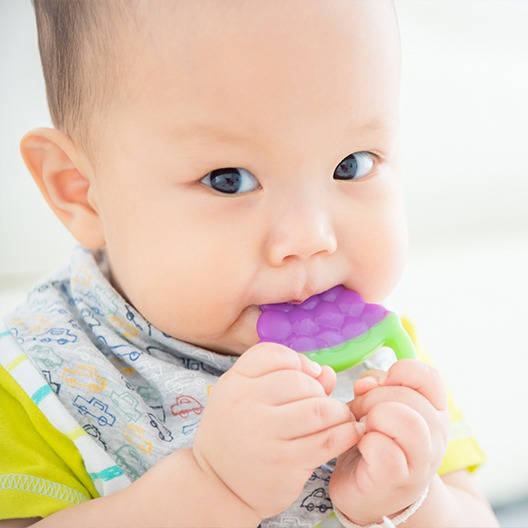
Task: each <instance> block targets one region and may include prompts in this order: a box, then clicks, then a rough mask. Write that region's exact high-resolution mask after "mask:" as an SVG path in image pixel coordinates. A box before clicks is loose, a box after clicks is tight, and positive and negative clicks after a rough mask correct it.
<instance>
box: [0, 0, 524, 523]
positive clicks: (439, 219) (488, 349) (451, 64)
mask: <svg viewBox="0 0 528 528" xmlns="http://www.w3.org/2000/svg"><path fill="white" fill-rule="evenodd" d="M365 1H366V0H365ZM368 1H374V0H368ZM396 5H397V10H398V16H399V19H400V26H401V38H402V48H403V78H402V117H403V120H402V132H403V154H404V167H405V173H406V193H407V204H408V211H409V230H410V235H411V250H410V255H409V264H408V267H407V271H406V274H405V276H404V277H403V280H402V281H401V284H400V286H399V287H398V289H397V291H396V292H395V293H394V295H393V296H392V298H391V300H390V302H391V305H393V306H394V307H397V309H398V310H399V311H403V312H404V313H405V314H407V315H408V316H410V317H411V319H413V320H414V322H415V323H416V325H417V327H418V330H419V337H420V338H421V341H422V342H423V344H424V345H425V346H426V348H427V349H428V351H429V352H430V354H431V355H432V357H433V359H434V360H435V361H436V363H437V364H438V365H439V366H440V367H441V370H442V372H443V373H444V375H445V377H446V378H447V380H448V382H449V384H450V386H451V388H452V389H453V391H454V393H455V395H456V398H457V399H458V402H459V404H460V405H461V407H462V408H463V410H464V412H465V414H466V418H467V419H468V421H469V422H470V424H471V425H472V428H473V430H474V433H475V434H476V436H477V437H478V439H479V441H480V442H481V444H482V447H483V448H484V450H485V452H486V454H487V456H488V462H487V463H486V465H484V466H483V467H482V468H481V469H479V470H478V471H477V473H476V479H477V482H478V484H479V486H480V488H481V489H482V491H483V492H484V493H485V494H486V495H487V496H488V497H489V499H490V500H491V501H492V504H493V506H494V507H495V509H496V511H497V513H498V515H499V516H500V519H501V522H502V524H503V526H504V527H512V528H513V527H528V453H527V450H526V446H528V410H527V407H528V383H527V377H528V344H527V341H528V340H527V339H526V333H527V331H526V328H527V327H528V277H527V275H528V30H527V27H528V1H523V0H456V1H455V0H396ZM0 116H1V119H0V312H5V311H6V310H7V309H8V308H9V307H10V306H12V305H13V304H14V303H16V302H19V301H21V300H23V298H24V292H25V291H26V290H27V289H28V288H29V286H30V285H31V283H32V282H33V281H34V280H36V279H37V278H38V277H40V276H41V275H43V274H45V273H47V272H50V271H52V270H54V269H55V268H57V267H58V266H61V265H63V264H64V263H66V262H67V261H68V257H69V253H70V248H71V246H72V243H73V241H72V239H71V238H70V236H69V234H68V233H67V232H66V231H65V230H64V229H63V228H62V226H61V225H60V223H59V222H58V220H56V219H55V217H54V216H53V215H52V213H51V212H50V211H49V210H48V209H47V206H46V205H45V203H44V201H43V199H42V198H41V197H40V195H39V194H38V192H37V189H36V187H35V185H34V184H33V182H32V181H31V178H30V176H29V175H28V173H27V171H26V169H25V167H24V165H23V163H22V161H21V158H20V156H19V152H18V142H19V139H20V138H21V137H22V135H23V134H24V133H25V132H26V131H28V130H29V129H31V128H33V127H36V126H49V125H50V118H49V114H48V111H47V107H46V102H45V95H44V84H43V79H42V73H41V69H40V63H39V59H38V54H37V43H36V33H35V27H34V21H33V13H32V8H31V3H30V0H1V1H0ZM523 446H524V447H523Z"/></svg>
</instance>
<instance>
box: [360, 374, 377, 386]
mask: <svg viewBox="0 0 528 528" xmlns="http://www.w3.org/2000/svg"><path fill="white" fill-rule="evenodd" d="M360 380H361V381H368V382H369V383H370V384H372V385H377V384H378V380H377V379H376V378H373V377H372V376H365V377H364V378H360Z"/></svg>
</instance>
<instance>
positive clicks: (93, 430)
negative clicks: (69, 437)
mask: <svg viewBox="0 0 528 528" xmlns="http://www.w3.org/2000/svg"><path fill="white" fill-rule="evenodd" d="M83 429H84V430H85V431H86V432H87V433H88V434H89V435H90V436H91V437H93V438H95V439H96V440H97V441H98V442H99V443H100V444H101V445H102V446H103V449H104V450H105V451H107V450H108V444H107V443H106V442H105V441H104V440H103V436H102V434H101V431H99V429H97V427H95V425H93V424H85V425H83Z"/></svg>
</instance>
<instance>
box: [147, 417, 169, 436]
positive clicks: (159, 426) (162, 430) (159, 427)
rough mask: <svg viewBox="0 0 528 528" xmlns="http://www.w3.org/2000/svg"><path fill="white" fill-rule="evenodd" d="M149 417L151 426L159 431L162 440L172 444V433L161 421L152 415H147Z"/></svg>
mask: <svg viewBox="0 0 528 528" xmlns="http://www.w3.org/2000/svg"><path fill="white" fill-rule="evenodd" d="M147 416H148V417H149V418H150V425H152V427H154V429H157V430H158V436H159V438H160V440H163V441H164V442H172V440H173V436H172V433H171V432H170V431H169V430H168V429H167V428H166V427H165V426H164V425H163V423H162V422H161V420H160V419H159V418H158V417H157V416H156V415H155V414H152V413H147Z"/></svg>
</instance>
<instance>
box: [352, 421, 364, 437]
mask: <svg viewBox="0 0 528 528" xmlns="http://www.w3.org/2000/svg"><path fill="white" fill-rule="evenodd" d="M354 428H355V430H356V432H357V434H358V436H363V435H364V434H365V430H366V426H365V423H364V422H362V421H361V420H360V421H359V422H354Z"/></svg>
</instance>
